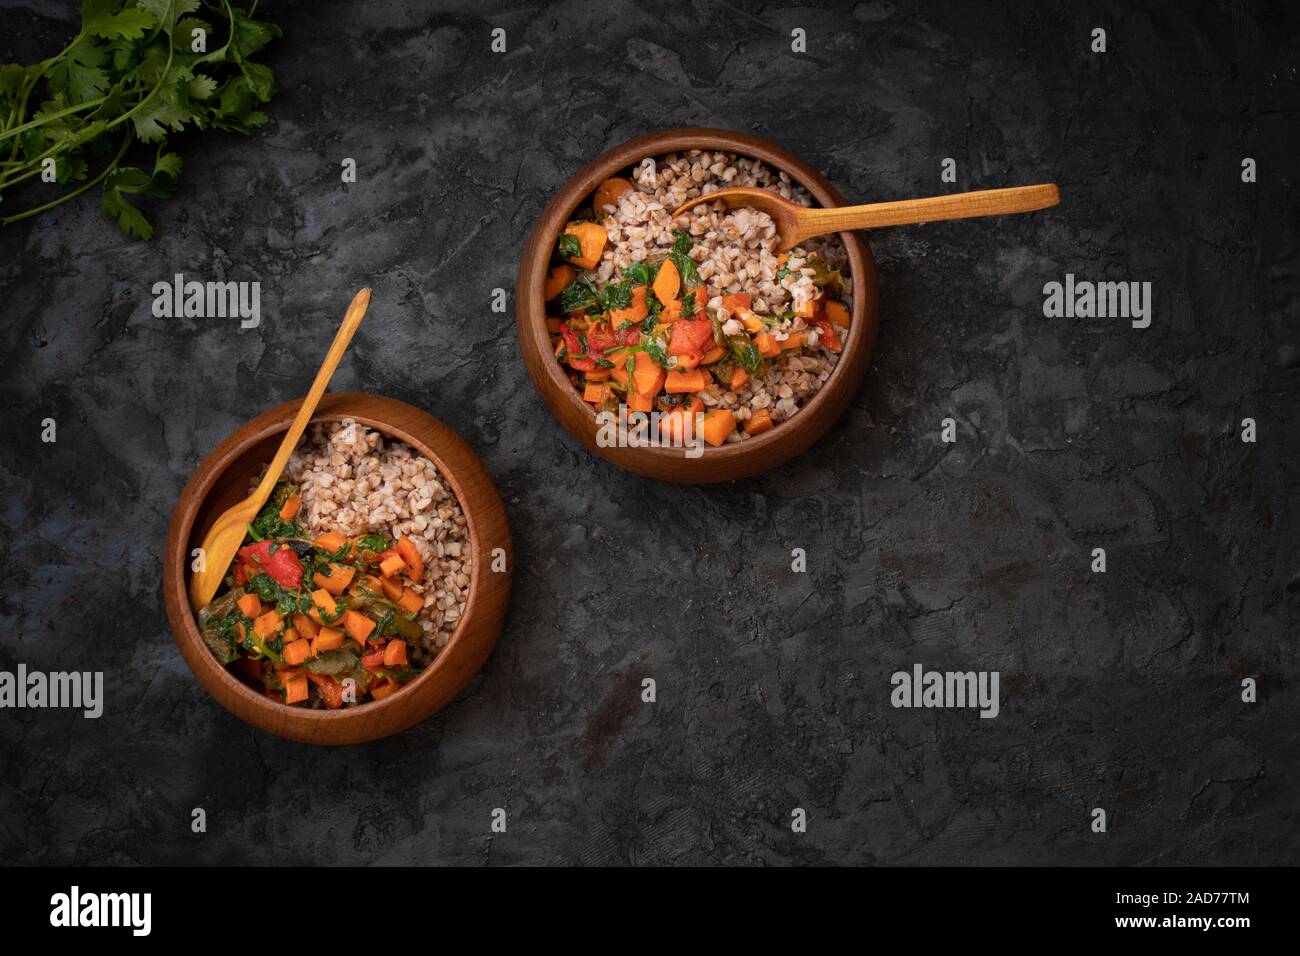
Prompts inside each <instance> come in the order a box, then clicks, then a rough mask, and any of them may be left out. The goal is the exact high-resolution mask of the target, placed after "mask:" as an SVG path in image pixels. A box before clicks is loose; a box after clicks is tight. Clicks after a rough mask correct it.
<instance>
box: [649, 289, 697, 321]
mask: <svg viewBox="0 0 1300 956" xmlns="http://www.w3.org/2000/svg"><path fill="white" fill-rule="evenodd" d="M692 296H694V299H695V307H694V309H692V310H691V317H692V318H700V317H702V316H703V315H704V307H705V306H706V305H708V304H709V294H708V292H706V291H705V290H704V286H702V285H700V286H696V287H695V289H694V290H693V291H691V292H688V293H686V296H685V297H684V298H687V299H689V298H691V297H692ZM684 315H686V307H685V306H684V305H683V304H682V300H681V299H678V300H677V301H675V302H665V303H664V311H663V313H662V314H661V315H660V321H662V322H676V321H677V320H678V319H680V318H681V317H682V316H684Z"/></svg>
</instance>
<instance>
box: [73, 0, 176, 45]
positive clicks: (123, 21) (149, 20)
mask: <svg viewBox="0 0 1300 956" xmlns="http://www.w3.org/2000/svg"><path fill="white" fill-rule="evenodd" d="M117 6H118V4H117V3H116V2H114V0H86V2H85V3H83V4H82V5H81V29H82V32H84V33H88V34H90V35H91V36H97V37H102V38H103V39H105V40H112V39H116V38H117V37H121V38H122V39H124V40H138V39H140V38H141V37H142V36H144V34H145V31H146V30H152V29H153V27H154V24H156V23H157V22H158V20H157V19H156V18H155V17H154V16H153V15H152V14H151V13H149V11H147V10H144V9H141V8H140V7H132V6H126V7H123V8H122V9H121V10H117V9H116V7H117Z"/></svg>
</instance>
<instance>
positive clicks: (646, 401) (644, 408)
mask: <svg viewBox="0 0 1300 956" xmlns="http://www.w3.org/2000/svg"><path fill="white" fill-rule="evenodd" d="M627 408H628V411H630V412H652V411H654V408H655V396H654V394H648V395H642V394H640V393H639V392H632V393H631V394H629V395H628V397H627Z"/></svg>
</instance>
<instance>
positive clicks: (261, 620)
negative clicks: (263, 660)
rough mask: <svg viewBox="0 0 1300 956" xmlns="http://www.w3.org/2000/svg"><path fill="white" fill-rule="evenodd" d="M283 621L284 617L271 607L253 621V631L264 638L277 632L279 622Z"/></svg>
mask: <svg viewBox="0 0 1300 956" xmlns="http://www.w3.org/2000/svg"><path fill="white" fill-rule="evenodd" d="M283 621H284V618H282V617H281V616H280V612H279V611H276V610H274V609H272V610H270V611H267V612H266V613H265V614H260V615H258V618H257V620H256V621H254V622H253V633H254V634H256V635H257V636H258V637H260V638H262V639H263V640H265V639H266V638H268V637H271V636H273V635H274V634H276V633H278V632H279V630H280V624H281V623H282V622H283Z"/></svg>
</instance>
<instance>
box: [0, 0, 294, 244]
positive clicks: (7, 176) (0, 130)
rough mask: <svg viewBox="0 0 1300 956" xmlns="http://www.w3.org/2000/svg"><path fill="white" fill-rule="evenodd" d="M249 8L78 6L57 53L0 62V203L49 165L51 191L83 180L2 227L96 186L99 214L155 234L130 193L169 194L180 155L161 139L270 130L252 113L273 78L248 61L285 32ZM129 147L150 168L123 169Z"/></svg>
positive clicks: (219, 2)
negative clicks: (144, 151) (149, 153)
mask: <svg viewBox="0 0 1300 956" xmlns="http://www.w3.org/2000/svg"><path fill="white" fill-rule="evenodd" d="M256 10H257V3H256V2H254V3H253V5H252V8H251V9H250V10H247V11H245V10H242V9H239V8H237V7H232V6H231V5H230V3H229V2H228V0H84V2H83V3H82V5H81V30H80V32H78V33H77V35H76V37H74V38H73V40H72V42H71V43H69V44H68V46H67V47H65V48H64V50H63V51H62V52H61V53H58V54H56V55H55V56H52V57H50V58H49V59H48V60H43V61H42V62H40V63H35V64H32V65H31V66H19V65H17V64H9V65H6V66H0V124H3V125H0V203H2V202H3V201H4V200H5V198H6V194H7V193H9V192H10V191H11V190H12V188H13V187H15V186H17V185H18V184H20V183H22V182H25V181H27V180H30V179H35V178H37V177H40V176H41V174H42V172H43V171H44V170H45V169H47V168H48V163H46V160H49V159H52V160H53V161H54V174H55V181H56V182H57V183H58V184H60V185H64V184H71V183H79V185H77V186H75V187H73V188H69V189H65V190H64V191H63V192H62V193H61V194H60V195H59V196H58V197H57V198H55V199H52V200H50V201H49V202H46V203H44V204H43V205H40V206H36V207H34V208H30V209H26V210H24V211H21V212H16V213H13V214H10V215H5V216H3V217H0V223H3V224H5V225H8V224H9V223H11V222H16V221H18V220H19V219H26V218H27V217H29V216H35V215H37V214H39V213H42V212H45V211H46V210H48V209H52V208H53V207H55V206H57V205H59V204H60V203H63V202H67V201H68V200H69V199H72V198H73V197H75V196H79V195H80V194H81V193H83V192H85V191H86V190H88V189H90V188H92V187H93V186H95V185H97V184H99V183H103V197H102V199H101V202H100V206H101V208H102V209H103V211H104V215H106V216H108V217H109V218H110V219H113V220H115V221H116V222H117V224H118V226H119V227H120V228H121V230H122V231H123V232H125V233H126V234H127V235H128V236H132V237H133V238H136V239H148V238H149V237H150V236H152V235H153V226H151V225H150V224H149V221H148V220H147V219H145V217H144V215H143V213H141V212H140V210H139V209H137V208H136V207H135V206H134V205H132V203H131V201H130V198H129V197H131V196H138V195H147V196H167V195H170V194H171V193H172V191H173V190H174V189H175V187H176V179H177V177H178V176H179V175H180V171H181V158H180V156H179V155H177V154H176V153H175V152H170V151H168V149H167V136H168V134H169V133H172V132H179V131H180V130H183V129H185V127H186V126H194V127H197V128H199V129H209V128H215V129H225V130H234V131H236V132H240V133H249V132H251V131H252V130H253V129H254V128H255V127H258V126H261V125H262V124H263V123H265V122H266V114H264V113H262V112H261V111H260V110H259V109H258V107H259V106H260V105H261V104H263V103H265V102H267V101H268V100H270V98H271V94H272V93H273V92H274V91H275V82H274V78H273V77H272V74H271V71H270V70H269V69H268V68H267V67H266V66H264V65H262V64H260V63H254V62H253V60H252V57H253V55H254V54H255V53H257V52H258V51H259V50H261V49H262V48H263V47H264V46H266V44H267V43H269V42H270V41H271V39H272V38H274V37H278V36H279V35H280V28H279V27H277V26H276V25H275V24H272V23H267V22H264V21H261V20H255V19H253V16H254V13H255V12H256ZM196 31H202V32H201V33H196ZM197 46H203V47H204V48H203V49H202V50H196V47H197ZM135 143H145V144H149V145H151V146H153V147H154V155H153V163H152V168H150V169H148V170H146V169H142V168H140V167H138V166H124V165H122V162H123V159H124V158H125V157H126V156H127V152H128V150H129V149H130V148H131V146H132V145H133V144H135ZM46 188H51V189H53V188H57V187H55V186H53V185H52V184H51V185H50V186H47V187H46ZM0 211H3V206H0Z"/></svg>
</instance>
